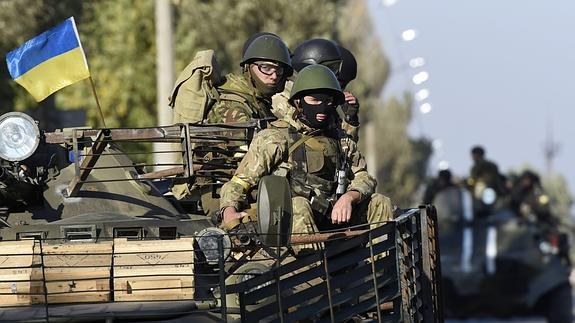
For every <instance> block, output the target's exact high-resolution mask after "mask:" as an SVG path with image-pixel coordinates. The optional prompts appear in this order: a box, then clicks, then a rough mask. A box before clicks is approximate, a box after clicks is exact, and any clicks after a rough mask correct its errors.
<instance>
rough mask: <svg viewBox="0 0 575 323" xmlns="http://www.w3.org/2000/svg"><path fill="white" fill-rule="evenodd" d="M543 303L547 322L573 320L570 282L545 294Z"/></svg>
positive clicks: (557, 322)
mask: <svg viewBox="0 0 575 323" xmlns="http://www.w3.org/2000/svg"><path fill="white" fill-rule="evenodd" d="M541 305H542V310H543V314H544V315H545V318H546V319H547V322H550V323H571V322H573V294H572V290H571V285H570V284H569V283H565V284H563V285H560V286H558V287H556V288H554V289H552V290H551V291H550V292H548V293H547V294H545V295H544V296H543V297H542V300H541Z"/></svg>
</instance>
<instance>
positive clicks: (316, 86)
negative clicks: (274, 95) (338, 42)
mask: <svg viewBox="0 0 575 323" xmlns="http://www.w3.org/2000/svg"><path fill="white" fill-rule="evenodd" d="M307 93H329V94H331V95H333V98H334V101H335V103H336V104H342V103H343V102H344V101H345V96H344V95H343V92H342V91H341V87H340V85H339V82H338V81H337V78H336V77H335V74H333V72H332V71H331V70H330V69H329V68H327V67H325V66H323V65H309V66H306V67H304V68H303V69H302V70H301V71H299V73H298V74H297V78H296V80H295V82H294V84H293V87H292V90H291V94H290V99H289V100H290V102H291V103H293V100H295V99H298V98H301V97H302V96H304V95H305V94H307Z"/></svg>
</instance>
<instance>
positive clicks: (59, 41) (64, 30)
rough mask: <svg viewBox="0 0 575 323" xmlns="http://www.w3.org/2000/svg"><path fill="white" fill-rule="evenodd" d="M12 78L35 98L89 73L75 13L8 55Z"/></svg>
mask: <svg viewBox="0 0 575 323" xmlns="http://www.w3.org/2000/svg"><path fill="white" fill-rule="evenodd" d="M6 62H7V63H8V71H9V72H10V75H11V76H12V79H14V81H16V82H17V83H18V84H20V85H22V86H23V87H24V88H25V89H26V90H28V92H30V94H32V96H33V97H34V98H35V99H36V101H38V102H40V101H42V100H44V99H45V98H47V97H48V96H49V95H50V94H52V93H54V92H56V91H58V90H60V89H61V88H63V87H66V86H68V85H70V84H73V83H76V82H78V81H81V80H83V79H85V78H88V77H89V76H90V71H89V70H88V63H87V61H86V56H85V55H84V50H83V49H82V44H81V43H80V37H79V36H78V30H77V29H76V23H75V22H74V17H70V18H68V19H66V21H64V22H63V23H61V24H59V25H58V26H56V27H54V28H52V29H50V30H48V31H45V32H43V33H42V34H40V35H38V36H36V37H34V38H32V39H30V40H29V41H27V42H26V43H24V45H22V46H20V47H19V48H17V49H15V50H13V51H11V52H9V53H8V55H6Z"/></svg>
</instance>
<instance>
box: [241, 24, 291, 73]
mask: <svg viewBox="0 0 575 323" xmlns="http://www.w3.org/2000/svg"><path fill="white" fill-rule="evenodd" d="M244 48H245V50H244V53H243V57H242V61H241V63H240V65H241V66H244V65H245V64H248V63H251V62H252V61H255V60H264V61H274V62H278V63H281V64H283V65H285V67H286V72H287V73H286V75H287V76H289V75H291V74H292V73H293V69H292V67H291V58H290V53H289V49H288V48H287V46H286V44H285V43H284V42H283V41H282V40H281V39H280V38H279V37H278V36H276V35H273V34H265V33H264V34H262V35H260V36H259V37H255V38H253V39H252V38H250V39H248V41H247V42H246V44H244Z"/></svg>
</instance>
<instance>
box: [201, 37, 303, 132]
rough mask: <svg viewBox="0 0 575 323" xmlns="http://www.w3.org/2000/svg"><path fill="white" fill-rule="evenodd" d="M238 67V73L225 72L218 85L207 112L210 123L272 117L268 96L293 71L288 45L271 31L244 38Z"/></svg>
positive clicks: (282, 87)
mask: <svg viewBox="0 0 575 323" xmlns="http://www.w3.org/2000/svg"><path fill="white" fill-rule="evenodd" d="M240 66H241V67H242V73H241V74H239V75H238V74H234V73H230V74H228V75H226V77H225V78H226V81H225V83H224V84H223V85H221V86H219V87H218V88H217V90H218V92H219V93H220V100H219V101H218V102H216V103H215V104H214V106H213V107H212V108H211V109H210V111H209V113H208V116H207V121H208V122H209V123H231V122H246V121H249V120H251V119H262V118H274V115H273V114H272V112H271V97H272V96H273V95H274V94H276V93H278V92H281V91H282V90H283V89H284V86H285V81H286V80H287V78H288V77H289V76H290V75H291V74H292V72H293V69H292V67H291V60H290V54H289V50H288V48H287V46H286V45H285V43H284V42H283V41H282V40H281V39H280V38H279V37H278V36H276V35H274V34H271V33H259V34H256V35H254V36H252V37H251V38H250V39H248V40H247V41H246V43H245V45H244V51H243V56H242V61H241V63H240Z"/></svg>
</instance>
